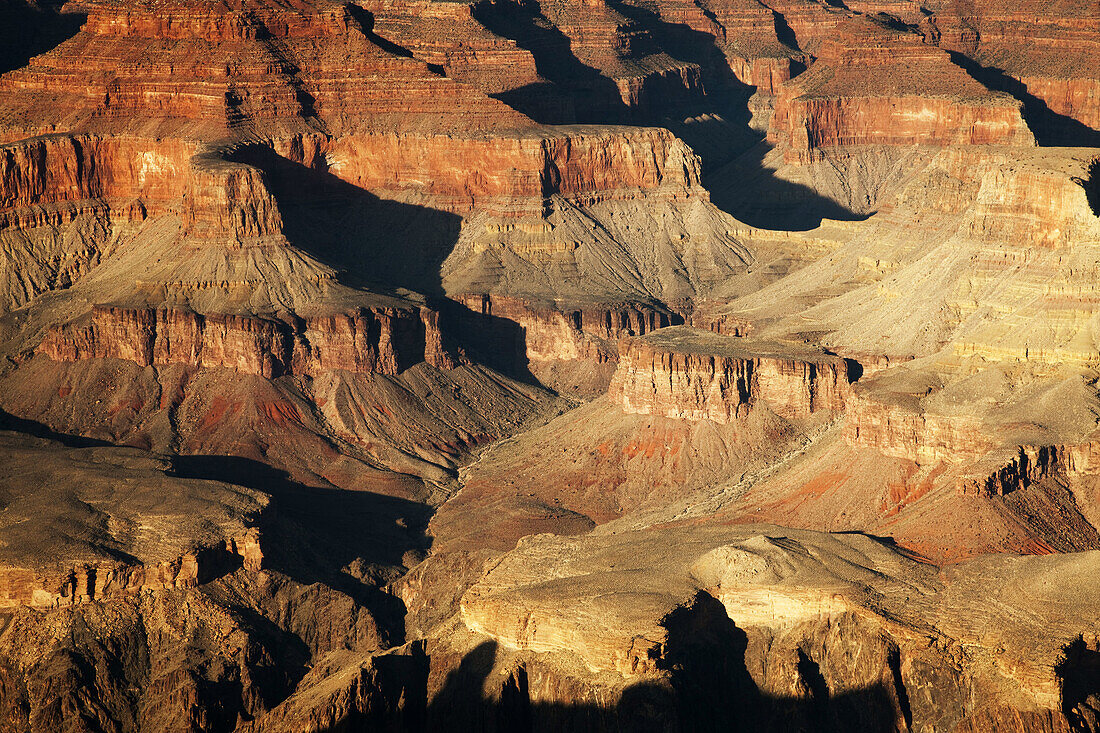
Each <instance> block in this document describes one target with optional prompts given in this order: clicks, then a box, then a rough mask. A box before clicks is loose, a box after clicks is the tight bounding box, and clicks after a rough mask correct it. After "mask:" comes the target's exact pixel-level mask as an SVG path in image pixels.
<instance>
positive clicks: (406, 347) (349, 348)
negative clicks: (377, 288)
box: [38, 306, 457, 379]
mask: <svg viewBox="0 0 1100 733" xmlns="http://www.w3.org/2000/svg"><path fill="white" fill-rule="evenodd" d="M38 352H39V353H41V354H43V355H45V356H48V357H49V358H51V359H54V360H55V361H77V360H80V359H127V360H129V361H133V362H135V363H136V364H139V365H141V366H149V365H153V364H156V365H161V366H164V365H169V364H185V365H188V366H193V367H203V368H216V367H221V368H227V369H233V370H236V371H238V372H240V373H242V374H255V375H258V376H262V377H265V378H268V379H273V378H276V377H280V376H283V375H284V374H317V373H320V372H322V371H328V370H333V369H343V370H346V371H349V372H358V373H377V374H391V375H395V374H398V373H400V372H401V371H404V370H405V369H407V368H409V367H410V366H412V365H414V364H418V363H420V362H427V363H429V364H431V365H433V366H437V367H440V368H443V369H453V368H454V367H455V366H457V362H456V361H455V359H454V358H453V357H451V356H450V355H449V354H447V352H446V351H444V349H443V338H442V334H441V333H440V331H439V315H438V314H437V313H435V312H434V311H431V310H429V309H427V308H423V309H421V310H420V311H419V312H417V311H414V310H398V309H387V308H379V309H376V310H365V309H364V310H361V311H359V312H358V313H353V314H338V315H332V316H328V317H321V316H318V317H314V318H309V319H305V320H304V321H301V320H298V321H293V322H290V323H287V322H285V321H279V320H268V319H262V318H256V317H251V316H232V315H220V314H212V315H202V314H198V313H193V312H190V311H183V310H155V311H154V310H134V309H128V308H120V307H109V306H103V307H96V308H93V309H92V314H91V318H90V323H87V324H83V325H81V324H67V325H63V326H56V327H54V328H53V329H52V330H51V332H50V333H49V335H48V336H47V337H46V339H45V340H44V341H43V342H42V344H41V345H40V346H39V348H38Z"/></svg>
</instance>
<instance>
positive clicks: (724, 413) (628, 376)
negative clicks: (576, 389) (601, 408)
mask: <svg viewBox="0 0 1100 733" xmlns="http://www.w3.org/2000/svg"><path fill="white" fill-rule="evenodd" d="M620 351H621V358H620V362H619V367H618V370H617V371H616V374H615V377H614V379H613V380H612V385H611V389H610V394H611V396H612V398H613V399H615V400H616V401H621V405H622V409H623V410H624V411H625V412H627V413H635V414H645V415H650V414H653V415H664V416H666V417H675V418H681V419H688V420H712V421H714V422H717V423H727V422H730V421H732V420H735V419H736V418H737V417H739V416H740V415H742V414H744V413H745V412H746V411H747V410H749V409H751V408H752V407H753V406H754V405H755V404H757V403H758V402H761V401H762V402H764V403H765V404H767V405H768V407H769V408H771V409H772V410H773V411H774V412H775V413H776V414H778V415H781V416H783V417H788V418H799V417H807V416H809V415H811V414H813V413H815V412H818V411H823V410H834V411H836V410H843V409H844V408H845V400H846V397H847V396H848V393H849V378H848V365H847V363H846V362H845V361H844V360H843V359H841V358H840V357H836V356H831V355H826V354H821V353H817V354H815V353H813V352H810V351H800V350H799V349H793V350H791V353H784V349H783V347H782V346H780V345H777V344H766V343H765V344H753V343H751V342H749V343H745V344H741V343H738V342H737V340H733V339H723V338H721V337H712V336H710V335H709V334H705V335H704V333H703V332H701V331H692V330H690V329H670V330H665V331H661V332H659V333H658V334H657V335H656V336H654V337H652V338H650V339H631V340H628V341H626V342H625V343H623V344H622V345H621V347H620Z"/></svg>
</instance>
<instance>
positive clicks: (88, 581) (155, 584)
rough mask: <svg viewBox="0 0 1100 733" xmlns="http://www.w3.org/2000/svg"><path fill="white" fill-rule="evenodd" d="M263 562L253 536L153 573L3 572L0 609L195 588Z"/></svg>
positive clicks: (111, 568)
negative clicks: (142, 592)
mask: <svg viewBox="0 0 1100 733" xmlns="http://www.w3.org/2000/svg"><path fill="white" fill-rule="evenodd" d="M262 561H263V551H262V550H261V549H260V540H259V532H258V531H256V530H253V531H251V532H250V533H248V534H246V535H244V536H242V537H240V538H231V539H227V540H225V541H224V542H223V543H221V544H219V545H216V546H212V547H204V548H202V549H199V550H196V551H195V552H189V553H187V554H186V555H182V556H181V557H179V558H177V559H175V560H164V561H161V562H159V563H157V564H156V565H153V566H152V567H147V566H143V565H124V564H121V565H120V564H117V563H110V562H100V563H89V564H83V565H79V566H77V567H74V568H71V569H68V570H61V571H52V572H51V571H43V570H31V569H28V568H19V567H10V566H4V567H0V608H13V607H17V606H29V607H31V608H39V609H55V608H60V607H64V606H70V605H74V604H79V603H87V602H90V601H102V600H105V599H111V598H117V597H123V596H128V595H134V594H137V593H139V592H141V591H149V590H153V589H158V590H160V589H184V588H194V587H196V586H198V585H201V584H203V583H206V582H209V581H210V580H213V579H214V578H218V577H220V576H222V575H225V574H226V573H230V572H233V571H234V570H236V568H238V567H244V568H245V569H246V570H249V571H253V572H254V571H258V570H259V569H260V568H261V566H262Z"/></svg>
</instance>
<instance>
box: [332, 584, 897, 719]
mask: <svg viewBox="0 0 1100 733" xmlns="http://www.w3.org/2000/svg"><path fill="white" fill-rule="evenodd" d="M665 625H666V628H668V632H669V633H668V638H667V642H666V645H665V648H664V650H663V652H664V653H663V654H662V655H661V657H660V659H658V660H657V666H658V668H659V669H662V670H664V671H665V672H666V673H667V676H666V677H665V678H664V679H662V680H659V681H647V682H642V683H639V684H635V685H632V686H630V687H628V688H627V689H626V690H625V691H624V692H623V694H622V696H621V698H620V700H619V701H618V702H617V703H616V704H614V705H611V706H602V705H597V704H591V703H578V704H546V703H539V702H534V701H532V700H531V696H530V694H529V691H530V690H531V688H532V687H533V686H535V685H536V684H538V685H543V686H546V685H547V684H549V686H551V687H555V688H556V689H558V690H559V691H560V690H569V689H571V688H572V691H573V692H574V693H575V694H574V696H575V697H578V698H581V699H583V698H584V697H591V696H592V695H591V694H590V692H589V694H586V690H585V689H584V687H583V683H576V682H573V681H570V680H564V679H563V680H553V679H551V678H550V677H552V673H549V672H548V671H547V670H545V669H534V668H531V669H529V668H527V667H524V666H516V667H514V668H513V669H511V670H510V671H506V672H505V673H504V674H501V671H500V669H499V666H498V665H497V656H498V648H497V645H496V643H495V642H492V641H486V642H484V643H482V644H480V645H479V646H477V647H475V648H474V649H473V650H472V651H470V652H468V653H467V654H466V655H465V656H464V657H462V658H461V661H459V662H458V664H457V666H454V668H453V669H452V670H451V671H450V672H449V673H446V677H445V679H444V680H443V681H442V684H441V686H438V692H437V693H435V694H434V695H431V694H429V688H431V687H435V686H437V685H433V683H432V679H433V677H434V676H435V675H437V674H439V668H440V667H443V668H445V667H446V664H447V662H448V661H449V660H446V659H440V658H432V657H431V656H430V655H428V654H424V653H423V652H422V651H420V650H419V649H417V650H414V652H413V653H412V654H410V655H401V656H389V657H381V658H379V659H378V660H377V662H378V664H377V665H376V669H377V670H378V672H379V674H378V675H377V677H376V679H377V682H378V684H377V685H376V686H375V688H374V689H373V690H372V692H371V700H370V701H369V704H367V705H360V706H359V709H357V710H355V711H353V712H352V714H351V715H349V716H348V717H346V718H345V719H344V720H342V721H340V722H339V723H338V724H337V725H335V726H334V727H332V728H330V729H329V730H331V731H334V732H335V731H392V732H394V733H397V732H399V731H400V732H401V733H406V732H407V733H421V732H422V731H477V732H479V733H482V732H484V733H535V732H536V731H537V732H543V731H545V732H546V733H549V732H550V731H571V732H575V733H587V732H591V733H601V732H603V731H616V732H619V733H687V732H688V731H702V732H705V731H784V733H799V732H802V733H832V732H834V731H835V732H836V733H840V732H841V731H864V732H866V733H879V732H881V733H887V732H888V731H894V730H898V729H899V728H900V729H903V730H904V729H905V727H906V726H907V724H908V723H909V721H908V720H907V718H908V717H909V713H908V710H907V706H899V704H898V700H899V698H901V699H905V698H904V691H901V692H900V694H899V691H897V690H893V689H890V687H889V686H887V685H885V684H881V685H876V686H872V687H868V688H865V689H859V690H856V691H850V692H844V693H841V694H831V693H830V692H829V691H828V689H827V687H826V684H825V681H824V678H823V677H822V675H821V671H820V670H819V669H818V667H817V665H816V663H815V662H813V660H811V659H809V657H807V656H806V655H805V654H802V653H798V657H799V658H798V660H797V665H798V670H799V674H800V675H801V682H802V684H801V687H802V688H803V689H804V690H805V694H803V695H801V696H798V697H780V696H775V695H770V694H768V693H766V692H764V691H762V690H761V689H760V688H759V687H758V686H757V685H756V683H755V681H754V680H753V678H752V677H751V676H750V674H749V671H748V667H747V664H746V650H747V647H748V639H747V636H746V634H745V632H744V631H743V630H741V629H739V628H737V626H736V625H735V624H734V623H733V621H731V620H730V619H729V617H728V616H727V615H726V612H725V609H724V607H723V606H722V604H721V603H720V602H718V601H717V600H715V599H714V598H713V597H711V596H709V595H707V594H705V593H700V594H699V596H698V597H697V598H696V599H695V601H694V602H693V603H692V604H691V605H690V606H687V607H684V608H681V609H678V610H677V611H674V612H673V613H672V614H670V615H669V617H668V618H667V619H666V620H665ZM456 661H457V660H456ZM548 675H549V676H550V677H548ZM429 698H430V699H431V702H430V703H425V701H426V700H427V699H429Z"/></svg>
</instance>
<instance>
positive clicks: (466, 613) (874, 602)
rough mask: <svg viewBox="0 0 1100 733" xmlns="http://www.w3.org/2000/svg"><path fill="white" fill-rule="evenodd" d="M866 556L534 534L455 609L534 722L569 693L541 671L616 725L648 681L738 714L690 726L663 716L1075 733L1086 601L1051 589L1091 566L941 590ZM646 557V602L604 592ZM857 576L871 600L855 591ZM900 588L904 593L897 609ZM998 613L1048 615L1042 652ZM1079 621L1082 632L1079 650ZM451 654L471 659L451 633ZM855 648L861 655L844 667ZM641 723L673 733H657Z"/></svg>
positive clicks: (766, 542) (715, 538) (1023, 564)
mask: <svg viewBox="0 0 1100 733" xmlns="http://www.w3.org/2000/svg"><path fill="white" fill-rule="evenodd" d="M825 537H828V540H825ZM818 538H820V539H821V540H823V541H822V542H819V541H817V539H818ZM863 541H864V539H863V538H858V539H857V538H854V537H851V536H840V535H815V533H810V532H805V531H799V530H790V529H786V528H784V529H783V531H782V536H779V535H776V534H774V533H773V532H772V531H771V529H770V528H769V527H767V526H761V525H758V526H755V527H744V528H741V529H737V530H733V531H732V532H731V531H730V530H717V529H714V528H711V529H705V528H702V527H696V528H690V529H689V528H684V527H679V528H670V527H666V528H663V529H660V530H655V529H649V530H642V531H638V530H635V531H630V530H629V529H627V528H625V527H624V528H622V529H621V530H620V531H619V532H617V533H612V532H608V533H606V534H604V535H592V536H589V537H587V538H583V539H582V538H561V537H557V538H554V537H549V536H545V535H544V536H542V537H540V538H529V539H528V540H526V541H524V542H522V543H521V544H520V545H519V546H518V547H517V548H516V549H515V550H513V551H512V552H511V553H509V554H508V555H505V557H504V558H503V560H502V561H501V562H499V563H496V564H494V565H493V566H492V569H490V570H489V571H487V572H486V574H485V576H484V577H483V579H482V580H481V581H479V582H478V583H476V584H474V585H473V586H472V587H471V588H470V590H468V591H467V593H466V594H465V596H464V597H463V600H462V606H461V618H462V619H463V624H464V625H465V626H466V628H468V629H469V630H471V631H474V632H475V633H476V635H475V637H474V638H475V639H480V638H488V639H490V640H492V641H494V642H497V643H499V645H500V649H501V651H500V652H498V654H497V658H496V664H497V665H499V668H501V669H507V668H508V667H509V665H513V666H520V667H525V668H526V669H527V671H528V672H529V673H530V674H531V676H532V679H531V684H530V686H529V688H528V689H529V691H530V695H531V697H530V700H531V704H532V706H533V708H534V709H541V708H539V704H540V703H541V704H543V705H546V706H547V707H549V706H551V705H553V704H554V703H557V704H559V705H560V704H562V703H565V702H566V700H565V699H563V698H562V697H561V695H562V693H564V692H565V691H566V690H567V689H568V688H566V687H565V686H562V685H558V686H554V687H550V686H547V687H543V686H542V685H541V684H537V683H536V682H535V680H540V681H541V680H545V679H546V676H547V675H546V673H545V672H544V671H543V668H542V665H544V664H545V663H546V661H545V660H550V659H562V660H565V659H568V660H569V663H571V664H578V663H579V664H582V665H583V667H584V668H585V669H586V670H587V672H586V675H585V676H586V678H587V680H588V682H587V685H588V686H589V687H590V689H591V688H596V689H600V690H602V691H603V692H602V693H601V694H599V695H597V696H596V697H597V699H601V700H606V702H605V703H604V706H605V710H606V713H605V714H606V715H608V716H609V717H611V718H613V719H614V718H615V717H616V711H615V708H616V707H618V710H617V715H618V716H622V715H623V713H624V707H625V706H626V705H628V704H629V703H628V702H627V700H628V699H630V700H631V701H635V702H636V700H637V698H630V695H631V692H632V690H631V688H632V687H634V691H635V692H637V693H639V694H641V692H642V690H643V689H645V688H644V687H643V686H644V685H646V684H647V683H648V684H651V685H652V684H655V683H658V682H664V683H665V684H668V685H669V688H671V692H672V693H673V694H674V695H676V696H682V697H680V699H681V700H684V699H687V700H695V699H699V701H700V704H701V701H702V698H696V697H693V695H702V694H705V693H702V692H700V686H701V687H703V688H704V689H706V690H710V689H711V687H710V686H712V685H713V686H714V688H715V690H721V694H723V695H724V697H723V698H722V699H725V700H731V701H736V704H735V706H734V708H733V709H731V710H729V711H726V710H725V709H724V708H723V707H722V706H716V705H707V706H706V707H705V713H703V712H699V713H698V716H696V711H694V710H693V708H692V706H690V705H686V706H683V707H681V708H680V712H679V713H678V715H677V716H674V717H678V719H679V723H680V725H685V724H686V725H691V724H692V722H693V721H701V720H703V719H704V718H703V717H702V716H704V715H705V716H706V717H705V720H709V721H711V722H713V721H714V720H715V719H716V718H718V719H725V716H729V717H730V719H731V720H737V721H740V722H741V723H744V722H745V721H746V720H752V721H753V722H754V725H755V726H756V727H757V728H758V729H760V730H781V729H783V727H784V726H785V725H786V726H789V725H790V720H791V718H792V717H794V718H796V719H800V720H801V719H805V720H807V721H809V720H811V719H813V716H815V715H822V716H824V717H826V718H828V719H831V720H835V721H836V723H835V724H836V725H837V726H838V727H841V728H844V727H846V726H848V725H861V726H868V727H871V728H881V729H884V730H887V729H892V728H897V729H909V730H940V729H949V730H969V729H976V727H980V726H981V725H983V723H984V724H988V723H990V722H992V721H998V720H1011V721H1012V723H1011V725H1012V729H1014V730H1020V731H1038V730H1067V731H1068V730H1070V729H1071V728H1070V721H1071V720H1076V719H1077V718H1075V717H1074V716H1076V715H1078V713H1077V712H1068V711H1069V710H1070V709H1071V708H1073V709H1075V710H1080V711H1081V712H1082V713H1083V714H1085V715H1088V714H1089V713H1088V710H1089V709H1090V708H1089V706H1090V705H1091V703H1089V702H1087V701H1085V698H1084V697H1082V696H1079V695H1078V693H1076V692H1070V691H1069V688H1068V687H1067V686H1066V685H1067V680H1069V679H1072V678H1074V676H1075V675H1076V674H1078V668H1077V667H1076V666H1075V665H1076V664H1079V662H1078V661H1072V662H1071V661H1067V660H1070V659H1071V658H1072V659H1073V660H1079V658H1080V654H1081V653H1087V652H1081V651H1080V650H1089V651H1091V648H1092V643H1093V642H1092V641H1091V639H1093V637H1094V634H1095V630H1094V629H1093V628H1092V627H1093V625H1094V624H1092V622H1089V621H1084V618H1083V617H1082V616H1079V615H1078V614H1080V613H1081V611H1082V610H1083V608H1084V606H1083V605H1082V604H1085V603H1087V601H1086V600H1085V599H1086V598H1087V595H1086V594H1082V593H1079V592H1078V591H1077V589H1075V588H1074V587H1072V586H1071V585H1066V584H1061V583H1059V582H1058V581H1057V580H1055V579H1056V578H1058V577H1059V576H1060V574H1061V573H1062V572H1064V571H1066V570H1072V568H1073V567H1075V566H1077V563H1078V561H1080V560H1084V558H1043V559H1033V560H1023V559H1018V561H1017V562H1013V561H1011V560H1004V561H1000V562H991V561H984V560H978V561H974V562H972V563H969V564H964V565H961V566H958V567H957V568H955V569H953V570H952V571H951V572H949V573H945V574H937V573H936V571H935V569H934V568H930V567H927V566H922V565H921V564H919V563H916V562H913V561H912V560H910V559H903V558H901V557H900V556H896V557H895V558H893V559H891V558H889V557H888V556H887V554H884V553H888V552H890V551H889V550H888V549H887V548H886V547H884V546H877V547H876V546H872V545H867V544H861V543H863ZM651 552H656V553H658V554H659V556H660V561H659V563H658V567H659V568H660V569H659V570H657V571H655V572H654V573H653V574H652V575H650V576H649V578H648V581H649V582H647V583H646V585H645V586H644V587H645V589H646V592H644V593H643V592H641V591H639V592H636V593H625V594H624V593H622V591H621V590H620V591H619V592H618V593H616V594H604V593H603V591H604V589H606V588H608V587H611V586H613V585H614V584H615V582H614V578H615V577H616V576H617V575H619V574H625V575H633V576H635V577H636V574H637V573H638V572H639V569H638V566H637V563H636V562H634V561H633V560H632V559H633V558H636V557H638V556H640V555H648V553H651ZM543 553H545V554H543ZM532 556H539V557H547V558H549V557H554V558H557V560H555V561H552V563H553V565H552V570H551V571H550V575H551V577H552V580H551V581H549V582H547V581H546V580H545V575H543V576H540V577H534V576H532V575H531V574H530V571H529V570H527V568H530V567H531V558H532ZM811 568H812V570H811ZM1033 573H1039V574H1040V575H1041V576H1042V578H1043V580H1039V579H1037V578H1036V577H1035V576H1033V575H1031V574H1033ZM990 577H997V578H1003V579H1004V580H1005V581H1007V582H1011V581H1010V579H1016V578H1020V579H1025V578H1027V580H1024V582H1025V583H1026V585H1027V587H1028V588H1029V589H1030V588H1035V587H1038V586H1039V585H1041V584H1045V586H1044V587H1046V588H1048V590H1047V591H1045V593H1044V594H1043V596H1044V598H1049V597H1052V596H1053V595H1058V596H1059V597H1061V598H1062V599H1063V601H1064V603H1065V605H1063V606H1061V609H1062V612H1055V613H1049V606H1045V605H1044V603H1045V601H1043V600H1033V599H1031V598H1030V597H1021V596H1018V595H1014V594H1013V593H1011V592H1005V591H1003V590H1002V587H1003V586H1000V585H993V586H990V582H989V581H990ZM841 578H843V579H841ZM857 578H861V579H863V580H864V581H865V582H866V583H867V585H864V586H862V589H861V586H860V581H859V580H856V579H857ZM605 579H606V580H605ZM830 581H831V582H830ZM895 583H900V584H902V585H904V587H905V588H906V590H905V591H904V592H903V593H902V594H901V596H900V597H898V598H897V599H896V600H895V599H894V595H893V593H892V592H891V590H889V587H890V586H891V585H893V584H895ZM1055 586H1056V587H1057V590H1055V589H1054V587H1055ZM634 587H636V586H634ZM700 589H702V590H700ZM902 598H904V600H902ZM1010 598H1011V600H1010ZM563 599H564V604H565V607H566V608H567V609H571V608H573V604H574V603H575V604H578V606H580V605H584V606H585V607H587V608H589V609H597V612H596V613H588V614H580V615H576V614H572V613H570V612H568V611H566V612H564V613H563V612H562V610H561V609H562V604H563ZM674 599H676V600H674ZM994 599H995V600H994ZM1071 599H1072V600H1071ZM883 603H886V604H890V608H891V610H887V609H886V608H884V607H883V605H882V604H883ZM895 603H896V604H897V606H894V605H893V604H895ZM997 603H1009V604H1016V605H1015V606H1014V609H1015V608H1020V607H1033V608H1035V609H1040V608H1042V609H1044V611H1043V621H1042V622H1039V623H1040V624H1041V625H1045V627H1046V628H1047V630H1048V632H1049V633H1048V634H1047V635H1046V636H1044V642H1042V643H1041V644H1039V645H1036V644H1035V643H1034V642H1033V640H1029V639H1030V638H1029V636H1028V633H1029V632H1026V631H1023V630H1022V629H1020V628H1019V627H1018V626H1016V625H1014V624H1011V623H1010V624H1008V625H1007V626H999V625H998V624H999V623H1002V622H1003V620H1004V619H1007V618H1008V617H1009V615H1010V614H1012V613H1014V612H1015V611H1005V610H1002V611H996V610H994V608H993V607H994V606H995V604H997ZM926 604H927V606H926ZM1033 604H1034V605H1033ZM933 608H934V609H935V610H932V609H933ZM964 608H965V609H966V610H965V611H964ZM920 609H927V610H920ZM1070 609H1074V610H1070ZM1081 623H1084V625H1085V626H1087V627H1088V630H1087V631H1085V632H1084V637H1085V639H1082V640H1080V641H1078V639H1077V635H1078V631H1077V628H1078V627H1079V625H1080V624H1081ZM1021 632H1022V633H1021ZM979 637H980V638H985V639H987V640H988V639H989V638H992V637H996V638H997V639H998V642H999V644H1000V646H999V647H997V648H996V649H993V648H991V647H990V646H987V645H985V644H976V645H974V646H972V647H971V646H968V644H970V642H971V640H974V639H977V638H979ZM445 638H446V637H445ZM841 639H846V640H847V641H846V642H843V643H841V644H840V646H835V645H836V643H837V642H839V641H840V640H841ZM930 639H931V643H929V640H930ZM448 641H449V643H452V644H455V643H457V644H459V645H462V644H470V643H471V642H470V641H468V640H467V639H464V638H463V637H462V636H461V635H455V636H454V637H451V638H450V639H449V640H448ZM854 647H858V649H859V652H858V653H856V654H850V653H848V654H846V653H843V652H841V649H845V650H848V651H849V652H850V651H852V650H853V648H854ZM460 648H461V647H460ZM704 650H705V651H704ZM700 653H702V654H704V656H703V657H698V656H696V655H697V654H700ZM715 657H718V658H719V660H720V661H719V662H717V663H715V664H713V665H712V664H710V663H709V662H708V661H707V660H713V659H714V658H715ZM718 670H724V672H725V674H724V675H720V674H718V673H717V672H718ZM1005 684H1007V685H1008V686H1009V688H1010V689H1011V692H1010V693H1007V694H1004V693H1002V695H1001V696H999V698H998V702H996V703H992V702H990V701H989V700H988V699H987V698H985V697H984V696H985V694H987V693H986V692H984V691H988V694H992V693H993V690H997V689H1002V690H1003V689H1005V688H1003V687H1001V686H1002V685H1005ZM555 688H556V689H555ZM666 689H667V688H666ZM815 690H816V691H815ZM975 693H977V696H975ZM605 696H606V697H605ZM620 699H621V700H622V702H621V703H619V705H618V706H616V701H618V700H620ZM657 699H660V698H657ZM711 699H712V698H711ZM1065 701H1069V703H1068V704H1067V705H1066V707H1065V708H1062V707H1061V706H1062V705H1063V704H1064V703H1065ZM822 705H827V707H828V710H829V712H828V713H822V712H821V708H820V707H817V706H822ZM802 706H806V707H807V708H810V709H808V710H802ZM1078 706H1080V707H1078ZM811 710H816V711H817V712H816V713H815V712H811ZM650 714H653V713H652V709H651V713H650ZM803 716H805V717H803ZM833 716H835V717H833ZM1067 716H1068V717H1067ZM621 719H622V718H620V720H621ZM1086 719H1087V718H1086ZM820 720H821V718H817V721H818V722H820ZM808 724H809V723H808ZM648 725H649V726H650V727H649V728H648V729H662V730H663V729H670V730H671V729H675V728H674V725H675V724H674V723H671V722H668V721H666V722H665V723H664V724H663V725H662V724H661V723H658V722H656V721H653V720H650V721H648Z"/></svg>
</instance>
